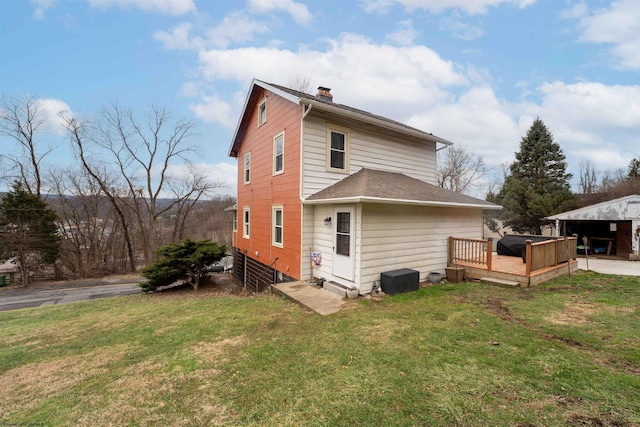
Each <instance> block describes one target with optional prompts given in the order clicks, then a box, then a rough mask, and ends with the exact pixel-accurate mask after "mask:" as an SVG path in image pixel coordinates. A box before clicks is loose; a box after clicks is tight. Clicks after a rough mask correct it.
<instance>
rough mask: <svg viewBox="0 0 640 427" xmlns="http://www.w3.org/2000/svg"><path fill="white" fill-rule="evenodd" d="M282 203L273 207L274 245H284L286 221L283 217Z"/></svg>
mask: <svg viewBox="0 0 640 427" xmlns="http://www.w3.org/2000/svg"><path fill="white" fill-rule="evenodd" d="M282 211H283V208H282V205H277V206H274V207H273V218H272V221H273V242H272V243H273V246H278V247H280V248H281V247H282V242H283V235H282V234H283V228H284V221H283V217H282Z"/></svg>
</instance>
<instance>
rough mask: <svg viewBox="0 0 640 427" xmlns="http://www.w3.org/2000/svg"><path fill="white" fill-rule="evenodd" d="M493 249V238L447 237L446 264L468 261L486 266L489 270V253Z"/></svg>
mask: <svg viewBox="0 0 640 427" xmlns="http://www.w3.org/2000/svg"><path fill="white" fill-rule="evenodd" d="M492 251H493V239H492V238H488V239H487V240H483V239H464V238H459V237H452V236H450V237H449V245H448V252H449V253H448V256H447V258H448V265H456V264H457V263H459V262H468V263H471V264H479V265H484V266H486V267H487V270H489V271H491V253H492Z"/></svg>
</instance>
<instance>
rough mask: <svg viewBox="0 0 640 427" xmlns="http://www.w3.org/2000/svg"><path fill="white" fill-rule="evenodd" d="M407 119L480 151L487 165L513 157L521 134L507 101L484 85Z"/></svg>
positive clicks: (471, 150) (470, 149) (456, 142)
mask: <svg viewBox="0 0 640 427" xmlns="http://www.w3.org/2000/svg"><path fill="white" fill-rule="evenodd" d="M408 123H409V124H410V125H412V126H415V127H417V128H419V129H425V130H428V131H429V132H433V133H434V134H436V135H438V136H440V137H443V138H445V139H449V140H450V141H452V142H454V143H455V144H456V145H460V146H462V147H464V148H465V149H467V150H468V151H469V152H473V153H475V154H477V155H482V156H483V158H484V159H485V161H486V163H487V164H489V165H498V164H501V163H504V162H510V161H513V158H514V156H513V153H514V152H515V151H517V149H518V144H519V141H520V136H521V134H522V129H521V127H520V125H519V124H518V122H517V121H516V120H515V119H514V117H513V115H512V112H511V111H509V105H508V104H507V103H505V102H504V101H501V100H499V99H498V98H497V97H496V95H495V93H494V92H493V90H492V89H491V88H489V87H486V86H482V87H474V88H471V89H470V90H469V91H467V92H466V93H464V94H462V95H461V96H460V97H459V98H457V99H455V100H453V102H450V103H447V104H439V105H435V106H433V107H432V108H430V109H428V110H422V111H420V112H419V113H418V114H416V115H414V116H412V117H411V118H409V119H408Z"/></svg>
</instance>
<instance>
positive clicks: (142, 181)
mask: <svg viewBox="0 0 640 427" xmlns="http://www.w3.org/2000/svg"><path fill="white" fill-rule="evenodd" d="M102 119H103V120H102V122H101V123H100V124H99V125H98V126H95V127H93V128H92V129H91V132H90V133H88V134H85V135H78V137H76V138H75V139H76V145H77V147H78V149H79V153H80V158H81V160H82V164H83V166H84V167H85V169H86V170H87V171H88V172H89V173H90V174H91V175H92V176H93V177H94V178H95V179H96V180H97V181H98V182H102V185H101V189H102V191H103V192H104V193H105V194H106V195H107V197H109V199H110V200H111V201H112V204H113V205H114V207H116V206H117V209H120V211H121V212H122V214H121V215H120V218H121V223H122V224H123V226H124V227H125V230H127V235H129V239H131V237H132V235H131V226H132V225H133V224H131V223H128V224H127V223H126V222H125V219H124V217H125V216H126V215H125V211H127V212H131V213H132V214H133V215H134V217H135V220H134V221H135V226H136V231H137V237H136V238H137V239H139V242H140V244H139V247H140V251H141V254H142V256H143V257H144V260H145V264H147V265H148V264H149V263H150V262H151V261H153V259H154V252H155V250H156V249H157V248H159V247H160V246H162V245H165V244H167V243H173V242H174V241H175V240H177V239H180V238H182V237H183V236H184V233H183V230H184V225H183V224H181V223H183V222H184V221H185V218H186V217H187V216H188V215H189V213H190V212H191V210H192V209H193V206H194V205H195V203H197V202H198V200H200V199H201V198H202V197H203V196H205V195H209V194H210V193H211V192H212V191H213V190H214V189H216V188H219V187H221V183H219V182H214V181H211V180H210V179H208V178H207V177H206V174H205V173H204V172H202V171H199V170H197V169H196V168H195V167H193V166H192V163H191V162H190V160H189V156H191V155H193V154H194V153H195V147H193V146H191V145H188V144H189V138H190V137H192V136H193V129H194V126H195V124H194V123H193V122H190V121H187V120H182V119H179V120H174V119H173V118H172V116H171V114H170V113H169V112H168V111H167V110H166V109H165V108H162V107H157V106H152V107H151V109H150V114H149V116H148V117H147V118H146V120H142V121H140V120H138V119H137V118H136V117H135V116H134V114H133V112H132V111H131V110H130V109H126V108H122V107H120V106H118V105H113V106H111V108H105V109H103V111H102ZM72 134H74V132H72ZM88 146H90V147H91V150H92V151H93V152H95V153H96V154H97V155H98V156H99V158H100V159H101V161H102V162H104V164H106V165H109V167H110V168H111V170H112V171H113V172H112V174H111V175H109V176H111V177H113V178H114V180H116V181H114V183H113V184H112V185H106V182H105V177H106V175H105V174H104V173H101V174H99V173H98V172H97V171H99V170H100V169H99V166H98V163H97V162H95V161H93V162H91V161H88V160H87V158H86V153H87V149H88ZM178 165H181V166H182V167H178ZM178 171H179V172H178ZM166 218H169V219H170V220H171V221H172V222H173V227H171V229H172V231H169V230H168V229H167V227H165V226H163V224H165V223H166ZM167 235H168V236H169V237H168V238H165V236H167Z"/></svg>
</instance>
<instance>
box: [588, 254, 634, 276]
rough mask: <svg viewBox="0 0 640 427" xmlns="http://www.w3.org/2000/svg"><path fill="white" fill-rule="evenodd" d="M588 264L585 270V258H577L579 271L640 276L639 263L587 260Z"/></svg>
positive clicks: (615, 260)
mask: <svg viewBox="0 0 640 427" xmlns="http://www.w3.org/2000/svg"><path fill="white" fill-rule="evenodd" d="M588 263H589V268H587V259H586V258H584V257H580V258H578V268H579V269H580V270H589V271H595V272H596V273H604V274H620V275H623V276H640V261H622V260H617V259H599V258H589V260H588Z"/></svg>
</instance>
